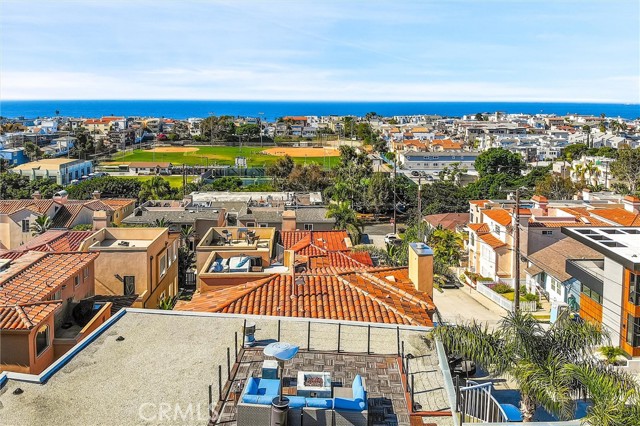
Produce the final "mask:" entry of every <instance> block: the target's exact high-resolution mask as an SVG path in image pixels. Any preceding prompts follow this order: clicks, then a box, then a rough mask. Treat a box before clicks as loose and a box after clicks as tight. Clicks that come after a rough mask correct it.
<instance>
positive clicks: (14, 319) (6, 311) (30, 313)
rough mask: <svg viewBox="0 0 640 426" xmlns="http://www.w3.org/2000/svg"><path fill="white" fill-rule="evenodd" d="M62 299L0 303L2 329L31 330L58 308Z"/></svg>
mask: <svg viewBox="0 0 640 426" xmlns="http://www.w3.org/2000/svg"><path fill="white" fill-rule="evenodd" d="M60 306H62V302H61V301H54V300H51V301H46V302H35V303H23V304H19V305H0V330H31V329H32V328H34V327H37V326H38V324H40V323H41V322H42V321H44V320H45V319H46V318H47V317H48V316H49V315H51V314H52V313H54V312H55V311H56V309H58V308H59V307H60Z"/></svg>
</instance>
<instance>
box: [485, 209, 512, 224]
mask: <svg viewBox="0 0 640 426" xmlns="http://www.w3.org/2000/svg"><path fill="white" fill-rule="evenodd" d="M482 214H484V215H485V216H486V217H488V218H489V219H491V220H493V221H494V222H497V223H499V224H500V225H502V226H507V225H509V224H511V214H509V212H508V211H506V210H505V209H489V210H483V211H482Z"/></svg>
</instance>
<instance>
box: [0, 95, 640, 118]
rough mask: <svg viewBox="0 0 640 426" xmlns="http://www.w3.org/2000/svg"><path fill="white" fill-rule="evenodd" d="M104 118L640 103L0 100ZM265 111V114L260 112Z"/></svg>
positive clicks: (617, 112) (12, 109)
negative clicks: (115, 116) (112, 116)
mask: <svg viewBox="0 0 640 426" xmlns="http://www.w3.org/2000/svg"><path fill="white" fill-rule="evenodd" d="M56 111H58V112H59V114H60V115H62V116H67V117H101V116H105V115H123V116H145V117H171V118H177V119H185V118H189V117H207V116H209V115H231V116H234V117H236V116H241V117H258V116H260V115H261V116H262V117H264V118H265V119H268V120H275V119H276V118H278V117H282V116H286V115H318V116H322V115H356V116H364V115H365V114H366V113H368V112H375V113H377V114H379V115H382V116H387V117H389V116H394V115H418V114H434V115H435V114H437V115H441V116H447V117H460V116H462V115H465V114H475V113H478V112H495V111H500V112H506V113H525V114H537V113H544V114H557V115H564V114H568V113H570V114H592V115H600V114H601V113H604V114H605V115H606V116H607V117H622V118H627V119H634V118H637V117H640V104H602V103H600V104H598V103H559V102H558V103H555V102H329V101H220V100H216V101H199V100H198V101H192V100H60V101H56V100H42V101H6V100H2V101H0V116H2V117H9V118H18V117H25V118H38V117H52V116H55V114H56ZM261 113H262V114H261Z"/></svg>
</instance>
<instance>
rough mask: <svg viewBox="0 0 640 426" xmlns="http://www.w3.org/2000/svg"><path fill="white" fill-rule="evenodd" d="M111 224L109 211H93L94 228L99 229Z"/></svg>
mask: <svg viewBox="0 0 640 426" xmlns="http://www.w3.org/2000/svg"><path fill="white" fill-rule="evenodd" d="M107 226H109V219H108V218H107V212H106V211H104V210H96V211H95V212H93V230H94V231H98V230H100V229H103V228H106V227H107Z"/></svg>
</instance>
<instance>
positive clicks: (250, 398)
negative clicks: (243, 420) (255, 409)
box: [242, 395, 260, 404]
mask: <svg viewBox="0 0 640 426" xmlns="http://www.w3.org/2000/svg"><path fill="white" fill-rule="evenodd" d="M258 398H260V396H259V395H243V396H242V402H246V403H247V404H257V403H258Z"/></svg>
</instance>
